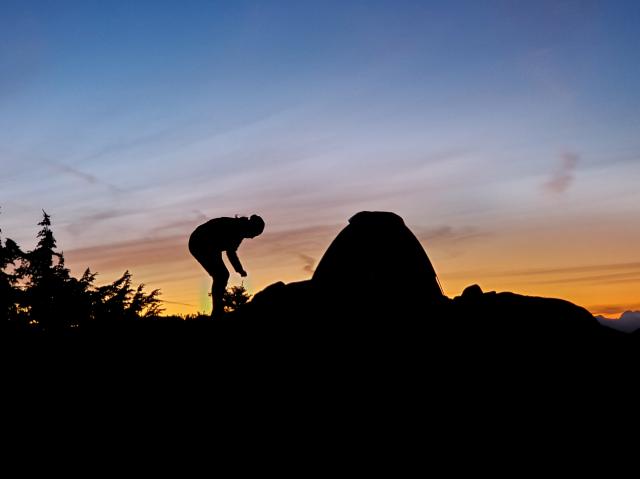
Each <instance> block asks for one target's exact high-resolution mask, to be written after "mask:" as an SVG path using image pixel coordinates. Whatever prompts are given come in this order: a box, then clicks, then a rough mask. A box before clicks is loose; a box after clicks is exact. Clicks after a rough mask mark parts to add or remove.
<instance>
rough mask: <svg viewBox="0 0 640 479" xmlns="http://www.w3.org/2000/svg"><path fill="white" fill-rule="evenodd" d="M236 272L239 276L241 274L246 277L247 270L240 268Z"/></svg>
mask: <svg viewBox="0 0 640 479" xmlns="http://www.w3.org/2000/svg"><path fill="white" fill-rule="evenodd" d="M238 274H239V275H240V276H242V277H243V278H246V277H247V272H246V271H245V270H243V269H241V270H240V271H238Z"/></svg>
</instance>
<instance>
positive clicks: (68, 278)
mask: <svg viewBox="0 0 640 479" xmlns="http://www.w3.org/2000/svg"><path fill="white" fill-rule="evenodd" d="M38 226H40V230H39V231H38V233H37V239H38V242H37V244H36V246H35V248H34V249H32V250H29V251H24V250H23V249H22V248H20V246H19V245H18V244H17V243H16V242H15V241H13V240H12V239H10V238H6V239H3V238H2V236H0V320H1V321H2V324H3V326H4V328H3V329H8V330H13V331H39V332H60V331H64V330H69V329H73V328H80V327H82V326H83V325H85V324H87V323H88V322H95V323H101V322H105V321H117V320H120V321H127V320H134V319H140V318H155V317H158V316H159V315H160V313H161V312H162V311H163V308H162V306H161V304H162V302H161V300H160V299H159V295H160V291H159V290H158V289H154V290H153V291H150V292H146V291H145V287H144V284H140V285H138V286H135V287H134V285H133V281H132V275H131V273H130V272H129V271H125V272H124V273H123V274H122V276H121V277H120V278H118V279H117V280H115V281H114V282H112V283H110V284H106V285H104V286H96V284H95V281H96V276H97V273H94V272H92V271H91V270H90V269H89V268H87V269H86V270H85V272H84V273H83V275H82V276H81V277H80V278H75V277H74V276H73V275H72V274H71V272H70V271H69V269H68V268H67V267H66V266H65V261H64V255H63V253H62V251H59V250H58V246H57V241H56V239H55V237H54V235H53V231H52V229H51V217H50V216H49V215H48V214H47V213H46V212H45V211H43V217H42V221H40V222H39V223H38ZM1 233H2V230H1V229H0V235H1Z"/></svg>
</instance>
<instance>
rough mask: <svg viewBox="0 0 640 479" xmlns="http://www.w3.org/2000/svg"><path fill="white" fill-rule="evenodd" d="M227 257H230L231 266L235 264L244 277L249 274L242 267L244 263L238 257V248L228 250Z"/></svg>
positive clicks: (234, 267)
mask: <svg viewBox="0 0 640 479" xmlns="http://www.w3.org/2000/svg"><path fill="white" fill-rule="evenodd" d="M227 258H229V262H230V263H231V266H233V269H235V270H236V272H237V273H238V274H240V276H242V277H243V278H244V277H245V276H246V275H247V272H246V271H245V270H244V269H242V264H241V263H240V258H238V253H236V250H227Z"/></svg>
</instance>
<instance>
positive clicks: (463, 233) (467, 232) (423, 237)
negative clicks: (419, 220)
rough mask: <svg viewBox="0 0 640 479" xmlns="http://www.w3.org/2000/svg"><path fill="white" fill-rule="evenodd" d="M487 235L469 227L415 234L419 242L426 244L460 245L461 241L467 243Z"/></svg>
mask: <svg viewBox="0 0 640 479" xmlns="http://www.w3.org/2000/svg"><path fill="white" fill-rule="evenodd" d="M488 235H489V233H487V232H483V231H480V230H478V229H477V228H474V227H471V226H463V227H459V228H456V227H453V226H448V225H443V226H437V227H435V228H428V229H423V230H420V231H418V232H417V234H416V236H417V237H418V239H419V240H420V241H424V242H426V243H438V242H448V243H460V242H462V241H468V240H472V239H476V238H481V237H484V236H488Z"/></svg>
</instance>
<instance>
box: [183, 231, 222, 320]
mask: <svg viewBox="0 0 640 479" xmlns="http://www.w3.org/2000/svg"><path fill="white" fill-rule="evenodd" d="M189 250H190V251H191V254H192V255H193V256H194V257H195V259H196V260H198V263H200V265H201V266H202V267H203V268H204V269H205V271H206V272H207V273H209V276H211V279H212V285H211V301H212V310H211V317H212V318H213V317H220V316H222V314H223V313H224V308H223V305H222V298H223V296H224V292H225V291H226V290H227V283H228V281H229V270H227V267H226V266H225V264H224V261H223V260H222V252H221V251H208V250H206V249H205V248H195V247H193V245H192V244H189Z"/></svg>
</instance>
